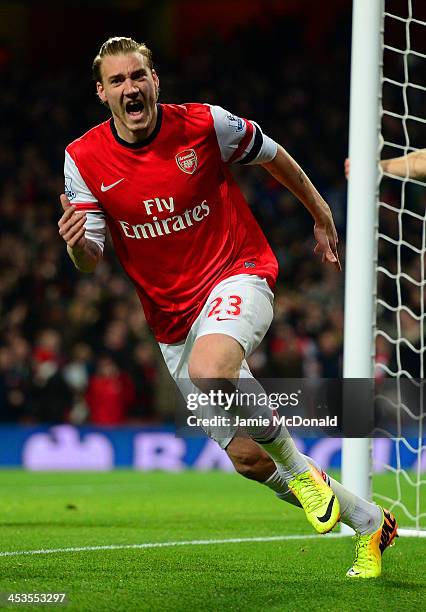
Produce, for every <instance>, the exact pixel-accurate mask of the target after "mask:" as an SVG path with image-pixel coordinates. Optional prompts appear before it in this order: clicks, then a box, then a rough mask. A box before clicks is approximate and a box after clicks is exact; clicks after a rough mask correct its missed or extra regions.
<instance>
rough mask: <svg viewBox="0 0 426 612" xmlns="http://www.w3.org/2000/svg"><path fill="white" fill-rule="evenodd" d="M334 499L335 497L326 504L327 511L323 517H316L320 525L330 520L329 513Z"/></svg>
mask: <svg viewBox="0 0 426 612" xmlns="http://www.w3.org/2000/svg"><path fill="white" fill-rule="evenodd" d="M334 499H335V495H333V497H332V498H331V499H330V501H329V502H328V506H327V510H326V512H325V514H324V516H317V519H318V520H319V522H320V523H326V522H327V521H329V520H330V516H331V512H332V510H333V504H334Z"/></svg>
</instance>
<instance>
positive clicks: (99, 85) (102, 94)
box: [96, 81, 107, 104]
mask: <svg viewBox="0 0 426 612" xmlns="http://www.w3.org/2000/svg"><path fill="white" fill-rule="evenodd" d="M96 93H97V94H98V98H99V100H100V101H101V102H102V103H103V104H106V103H107V99H106V95H105V89H104V86H103V85H102V83H101V82H100V81H98V82H97V83H96Z"/></svg>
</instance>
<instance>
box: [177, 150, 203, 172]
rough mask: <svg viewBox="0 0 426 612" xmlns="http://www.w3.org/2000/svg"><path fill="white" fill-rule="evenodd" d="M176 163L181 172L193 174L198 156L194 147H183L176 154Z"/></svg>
mask: <svg viewBox="0 0 426 612" xmlns="http://www.w3.org/2000/svg"><path fill="white" fill-rule="evenodd" d="M176 163H177V165H178V166H179V168H180V169H181V170H182V172H186V174H194V172H195V171H196V169H197V166H198V158H197V154H196V152H195V151H194V149H185V151H181V152H180V153H178V154H177V155H176Z"/></svg>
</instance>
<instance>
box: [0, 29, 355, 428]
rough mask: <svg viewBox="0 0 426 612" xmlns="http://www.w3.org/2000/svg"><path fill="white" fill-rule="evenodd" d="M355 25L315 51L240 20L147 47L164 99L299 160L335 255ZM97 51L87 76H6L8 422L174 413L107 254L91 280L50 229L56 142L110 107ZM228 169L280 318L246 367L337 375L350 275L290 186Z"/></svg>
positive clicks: (1, 401)
mask: <svg viewBox="0 0 426 612" xmlns="http://www.w3.org/2000/svg"><path fill="white" fill-rule="evenodd" d="M349 27H350V24H349V23H342V24H340V25H339V27H336V34H335V35H334V36H331V37H329V38H328V40H327V43H326V48H323V49H322V50H321V53H318V54H316V55H313V54H312V53H311V52H310V53H307V52H306V50H304V49H303V43H302V37H301V33H300V31H299V29H300V28H299V25H298V22H296V21H295V22H292V21H291V20H290V21H289V20H287V21H286V22H285V23H284V22H282V23H276V24H274V25H271V26H270V27H269V28H268V29H265V31H253V30H249V29H246V30H243V31H241V32H239V33H238V36H236V37H235V39H234V40H229V41H227V43H226V44H224V43H220V44H218V41H215V40H214V39H212V40H209V41H207V40H205V41H204V43H203V44H202V45H201V46H200V47H199V48H197V51H196V53H193V54H192V55H190V56H188V57H185V58H179V57H176V58H175V59H174V60H170V58H165V57H162V56H161V50H158V49H155V48H154V49H153V50H154V61H155V64H156V68H157V71H158V72H159V75H160V79H161V98H160V101H163V102H185V101H203V102H210V103H214V104H219V105H221V106H223V107H225V108H227V109H228V110H230V111H232V112H234V113H236V114H239V115H241V116H243V117H248V118H251V119H254V120H256V121H257V122H258V123H259V124H260V125H261V127H262V128H263V130H264V131H265V132H266V133H267V134H268V135H270V136H271V137H273V138H274V139H275V140H277V141H278V142H280V143H282V144H283V146H284V147H285V148H286V149H287V150H288V151H289V152H290V153H291V154H292V155H293V157H295V158H296V160H297V161H298V162H299V163H300V164H301V165H302V167H303V168H304V169H305V171H306V172H307V174H308V175H309V176H310V177H311V178H312V180H313V182H314V183H315V184H316V185H317V187H318V189H319V190H320V192H321V193H322V194H323V196H324V197H325V199H326V200H327V201H328V203H329V204H330V206H331V208H332V210H333V214H334V216H335V220H336V225H337V229H338V231H339V234H340V243H339V248H340V252H341V253H342V255H343V253H344V242H345V241H344V228H345V201H346V180H345V177H344V173H343V161H344V158H345V156H346V152H347V131H348V94H349V47H348V41H349V35H348V33H349ZM253 41H255V44H254V43H253ZM276 41H279V47H278V46H277V44H278V43H277V42H276ZM147 42H148V44H149V41H147ZM90 60H91V58H87V73H86V74H81V72H79V71H78V72H76V71H75V70H73V69H72V68H67V69H64V70H63V71H60V72H58V71H56V72H54V73H51V72H50V73H49V72H48V71H46V72H43V70H42V69H39V67H37V70H35V68H34V67H31V66H29V67H24V66H22V65H20V66H17V65H13V64H10V65H5V66H3V67H2V68H1V71H0V83H1V86H0V112H1V115H2V117H4V118H6V119H7V122H5V123H4V124H3V126H2V138H1V141H0V179H1V186H0V224H1V242H0V262H1V266H0V421H3V422H9V421H12V422H16V421H19V422H21V423H39V422H71V423H76V424H80V423H93V424H98V425H115V424H119V423H129V424H131V423H156V422H161V421H164V420H166V419H168V418H171V417H172V416H173V404H174V401H173V396H174V386H173V383H172V381H171V380H170V378H169V376H168V374H167V372H166V371H165V367H164V365H163V363H162V359H161V355H160V353H159V350H158V348H157V347H156V344H155V342H154V340H153V338H152V335H151V333H150V331H149V329H148V328H147V324H146V321H145V318H144V315H143V311H142V308H141V306H140V303H139V300H138V298H137V296H136V293H135V291H134V289H133V287H132V286H131V285H130V283H129V282H128V281H127V279H126V277H125V276H124V274H123V272H122V270H121V268H120V265H119V264H118V262H117V259H116V257H115V255H114V253H113V251H112V248H111V247H110V246H107V247H106V250H105V257H104V259H103V261H102V263H101V264H100V265H99V266H98V268H97V270H96V272H95V274H93V275H84V274H81V273H80V272H78V271H77V270H76V269H75V268H74V267H73V265H72V263H71V261H70V260H69V258H68V256H67V254H66V249H65V245H64V243H63V241H62V240H61V238H60V237H59V235H58V232H57V221H58V219H59V216H60V214H61V211H60V205H59V200H58V194H60V193H62V191H63V157H64V148H65V146H66V145H67V144H68V143H69V142H71V141H72V140H73V139H75V138H76V137H78V136H80V135H81V134H82V133H83V132H85V131H86V130H87V129H89V128H90V127H92V126H93V125H95V124H96V123H99V122H100V121H103V120H105V119H106V118H107V116H108V115H107V112H106V110H105V109H104V108H103V107H102V106H101V105H100V104H99V102H98V101H97V100H96V97H95V94H94V85H93V83H91V81H90ZM235 176H236V178H237V180H238V181H239V183H240V185H241V187H242V189H243V191H244V193H245V195H246V196H247V198H248V200H249V202H250V204H251V206H252V207H253V211H254V213H255V215H256V217H257V219H258V220H259V222H260V224H261V226H262V228H263V230H264V231H265V233H266V235H267V237H268V239H269V241H270V243H271V245H272V247H273V249H274V251H275V253H276V256H277V258H278V261H279V265H280V276H279V281H278V285H277V290H276V301H275V316H274V321H273V324H272V326H271V329H270V331H269V333H268V335H267V337H266V338H265V340H264V341H263V343H262V345H261V346H260V347H259V348H258V349H257V350H256V351H255V353H254V354H253V355H252V356H251V357H250V359H249V362H250V366H251V368H252V370H253V372H254V374H255V375H256V376H273V377H302V376H309V377H337V376H339V375H341V372H342V334H343V290H342V287H343V275H342V274H338V273H337V272H336V271H335V270H334V269H333V268H331V267H326V266H324V265H322V264H321V262H320V261H319V260H318V259H316V258H315V257H314V256H313V254H312V249H313V246H314V241H313V231H312V230H313V224H312V220H311V218H310V215H309V214H308V213H307V212H306V211H305V210H304V208H303V206H302V205H301V204H300V203H298V202H297V200H296V199H295V198H294V197H293V196H292V195H291V194H290V193H289V192H288V191H286V190H285V189H284V188H282V187H281V186H280V185H279V184H278V183H277V182H276V181H275V180H273V179H272V178H271V177H270V176H269V175H268V174H267V173H265V171H264V170H262V169H261V168H254V167H250V168H240V167H238V168H235ZM342 260H343V257H342ZM342 263H343V261H342Z"/></svg>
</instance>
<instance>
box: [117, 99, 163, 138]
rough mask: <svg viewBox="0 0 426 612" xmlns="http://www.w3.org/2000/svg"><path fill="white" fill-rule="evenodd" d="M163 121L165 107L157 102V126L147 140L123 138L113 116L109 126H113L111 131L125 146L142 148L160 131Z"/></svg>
mask: <svg viewBox="0 0 426 612" xmlns="http://www.w3.org/2000/svg"><path fill="white" fill-rule="evenodd" d="M162 121H163V107H162V106H161V104H159V103H157V122H156V124H155V128H154V129H153V131H152V132H151V134H150V135H149V136H148V138H145V140H140V141H139V142H127V141H126V140H123V138H121V137H120V136H119V135H118V132H117V128H116V127H115V123H114V120H113V118H112V117H111V119H110V120H109V126H110V128H111V132H112V135H113V136H114V138H115V140H116V141H117V142H118V143H119V144H121V145H123V147H127V148H128V149H142V147H146V146H147V145H149V144H150V143H151V142H152V141H153V140H154V138H156V136H157V135H158V132H159V131H160V128H161V123H162Z"/></svg>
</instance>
